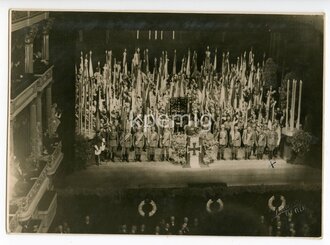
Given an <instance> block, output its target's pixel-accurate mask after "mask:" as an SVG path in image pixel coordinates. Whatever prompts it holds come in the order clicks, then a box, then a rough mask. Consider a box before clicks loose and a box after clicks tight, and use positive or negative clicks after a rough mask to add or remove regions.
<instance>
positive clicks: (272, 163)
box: [269, 160, 276, 168]
mask: <svg viewBox="0 0 330 245" xmlns="http://www.w3.org/2000/svg"><path fill="white" fill-rule="evenodd" d="M269 163H270V166H272V168H275V164H276V161H272V160H269Z"/></svg>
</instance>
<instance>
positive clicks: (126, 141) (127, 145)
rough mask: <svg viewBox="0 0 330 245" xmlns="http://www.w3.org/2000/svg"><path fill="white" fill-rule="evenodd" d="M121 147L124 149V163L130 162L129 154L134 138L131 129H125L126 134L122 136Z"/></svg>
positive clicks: (122, 155)
mask: <svg viewBox="0 0 330 245" xmlns="http://www.w3.org/2000/svg"><path fill="white" fill-rule="evenodd" d="M120 145H121V147H122V154H121V157H122V161H126V162H129V152H130V149H131V147H132V145H133V137H132V134H131V128H130V127H126V128H125V132H124V133H123V134H122V136H121V140H120Z"/></svg>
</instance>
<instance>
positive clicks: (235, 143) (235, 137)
mask: <svg viewBox="0 0 330 245" xmlns="http://www.w3.org/2000/svg"><path fill="white" fill-rule="evenodd" d="M230 136H231V147H232V150H231V159H232V160H233V159H235V160H238V159H237V152H238V149H239V148H240V146H241V143H242V139H241V133H240V132H239V131H238V127H237V126H234V129H233V130H232V131H231V133H230Z"/></svg>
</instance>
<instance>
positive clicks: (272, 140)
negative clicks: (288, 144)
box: [267, 125, 278, 159]
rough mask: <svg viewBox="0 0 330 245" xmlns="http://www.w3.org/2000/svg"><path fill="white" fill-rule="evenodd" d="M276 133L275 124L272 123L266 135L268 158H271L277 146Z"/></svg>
mask: <svg viewBox="0 0 330 245" xmlns="http://www.w3.org/2000/svg"><path fill="white" fill-rule="evenodd" d="M277 141H278V135H277V132H276V126H275V125H274V126H273V128H272V129H271V130H269V132H268V135H267V148H268V158H269V159H273V155H274V150H275V148H276V146H277Z"/></svg>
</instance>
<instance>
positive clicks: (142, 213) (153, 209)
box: [138, 200, 157, 217]
mask: <svg viewBox="0 0 330 245" xmlns="http://www.w3.org/2000/svg"><path fill="white" fill-rule="evenodd" d="M149 204H150V205H151V206H152V210H151V211H150V212H149V216H148V217H151V216H153V215H154V214H155V213H156V212H157V205H156V203H155V202H154V201H153V200H151V201H150V203H149ZM144 205H146V201H145V200H143V201H142V202H140V204H139V206H138V212H139V214H140V215H141V216H142V217H145V215H146V214H145V212H144V211H143V207H144Z"/></svg>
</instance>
